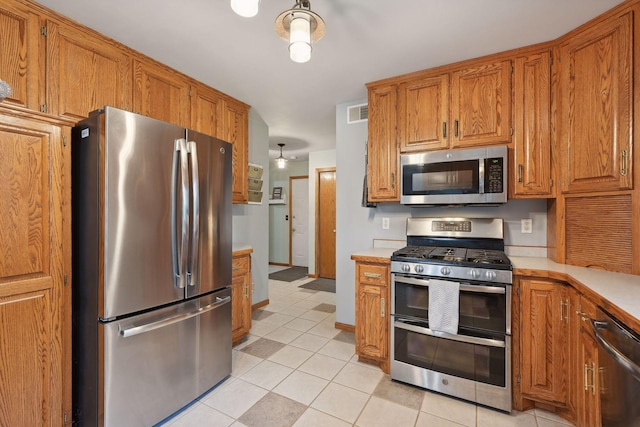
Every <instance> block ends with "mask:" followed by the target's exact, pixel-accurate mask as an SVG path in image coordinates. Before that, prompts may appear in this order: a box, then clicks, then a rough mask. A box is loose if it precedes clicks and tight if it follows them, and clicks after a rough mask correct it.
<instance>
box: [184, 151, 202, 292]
mask: <svg viewBox="0 0 640 427" xmlns="http://www.w3.org/2000/svg"><path fill="white" fill-rule="evenodd" d="M187 152H188V153H189V155H190V156H191V190H192V192H193V226H192V228H191V257H190V266H189V270H188V273H187V285H188V286H196V284H197V283H196V281H197V280H198V267H199V266H200V264H199V255H200V253H199V249H200V181H199V175H198V150H197V149H196V143H195V141H189V142H188V143H187Z"/></svg>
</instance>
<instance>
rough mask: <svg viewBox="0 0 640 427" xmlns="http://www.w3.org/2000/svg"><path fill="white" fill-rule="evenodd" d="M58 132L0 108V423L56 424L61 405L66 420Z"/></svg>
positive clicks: (64, 244)
mask: <svg viewBox="0 0 640 427" xmlns="http://www.w3.org/2000/svg"><path fill="white" fill-rule="evenodd" d="M0 110H2V107H0ZM63 136H65V137H66V138H67V141H68V140H69V138H70V132H69V129H68V128H62V127H59V126H57V125H53V124H49V123H47V122H41V121H38V120H31V119H25V118H22V117H18V116H15V117H14V116H12V115H11V114H10V112H8V111H6V110H3V111H0V153H2V154H0V181H2V185H1V186H0V200H2V203H1V204H0V230H2V233H0V325H2V333H1V334H0V354H2V358H1V359H0V371H2V381H0V407H2V408H3V409H2V410H1V411H0V425H2V426H59V425H62V424H63V411H67V413H68V416H69V419H70V410H71V396H70V394H69V393H68V390H70V389H67V388H66V387H64V386H63V378H64V381H65V382H66V381H67V377H66V375H65V374H69V375H70V373H71V354H70V352H68V350H69V349H70V332H71V319H70V315H69V314H70V310H69V309H68V307H70V304H71V298H70V293H69V292H70V286H69V287H65V286H64V284H63V283H64V277H67V275H68V276H69V277H70V274H71V271H70V267H71V262H70V260H71V257H70V239H71V236H70V228H69V227H67V226H66V225H65V223H66V221H67V219H68V217H66V215H70V207H69V203H70V187H69V185H68V176H69V173H70V163H69V158H68V155H69V154H70V149H71V146H70V144H67V146H66V147H64V145H63V143H62V137H63ZM63 216H65V220H64V221H65V222H63ZM67 291H68V292H67ZM65 315H69V316H68V317H67V318H65ZM68 384H69V385H70V383H68ZM63 400H64V402H63Z"/></svg>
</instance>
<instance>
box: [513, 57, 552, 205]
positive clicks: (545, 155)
mask: <svg viewBox="0 0 640 427" xmlns="http://www.w3.org/2000/svg"><path fill="white" fill-rule="evenodd" d="M550 70H551V54H550V52H549V50H545V51H543V52H539V53H532V54H529V55H526V56H521V57H517V58H516V59H515V61H514V73H513V75H514V76H513V80H514V83H513V86H514V90H513V92H514V96H513V109H514V130H515V132H514V141H513V154H514V155H513V160H514V161H513V168H512V171H513V173H512V174H511V176H513V177H514V179H513V185H512V186H511V188H512V189H513V195H514V196H516V197H517V196H524V197H527V196H532V197H535V196H538V197H549V196H551V130H550V126H551V121H550V115H551V76H550Z"/></svg>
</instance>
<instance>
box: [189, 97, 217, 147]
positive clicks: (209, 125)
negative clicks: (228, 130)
mask: <svg viewBox="0 0 640 427" xmlns="http://www.w3.org/2000/svg"><path fill="white" fill-rule="evenodd" d="M223 109H224V99H223V96H222V95H221V94H220V92H218V91H215V90H213V89H211V88H209V87H207V86H204V85H193V86H191V128H192V129H193V130H196V131H198V132H202V133H204V134H207V135H211V136H215V137H218V135H220V134H221V132H222V130H223V129H222V128H223V126H222V125H223V120H222V112H223Z"/></svg>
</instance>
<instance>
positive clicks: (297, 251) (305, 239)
mask: <svg viewBox="0 0 640 427" xmlns="http://www.w3.org/2000/svg"><path fill="white" fill-rule="evenodd" d="M289 188H290V190H289V191H290V193H291V194H290V197H291V204H290V205H289V209H290V212H289V217H290V218H291V221H290V222H289V226H290V227H291V229H290V230H289V265H292V266H296V267H308V266H309V177H308V176H292V177H289Z"/></svg>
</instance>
